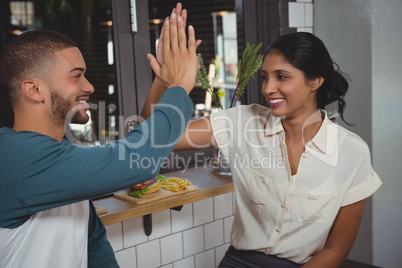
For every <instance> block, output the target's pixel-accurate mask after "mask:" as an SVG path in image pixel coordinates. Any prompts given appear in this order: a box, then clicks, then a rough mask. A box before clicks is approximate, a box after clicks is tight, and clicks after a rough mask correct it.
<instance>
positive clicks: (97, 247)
mask: <svg viewBox="0 0 402 268" xmlns="http://www.w3.org/2000/svg"><path fill="white" fill-rule="evenodd" d="M89 213H90V214H89V223H88V268H92V267H93V268H102V267H105V268H114V267H116V268H118V267H119V265H118V264H117V260H116V258H115V255H114V252H113V248H112V246H111V245H110V243H109V241H108V240H107V237H106V229H105V226H104V225H103V223H102V221H101V220H100V219H99V216H98V215H97V214H96V210H95V207H94V205H93V203H92V202H90V211H89Z"/></svg>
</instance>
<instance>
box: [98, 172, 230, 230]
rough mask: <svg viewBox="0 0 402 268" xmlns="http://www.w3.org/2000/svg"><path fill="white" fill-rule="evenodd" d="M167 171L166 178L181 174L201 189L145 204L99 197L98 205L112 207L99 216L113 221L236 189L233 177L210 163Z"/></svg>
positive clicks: (104, 221) (105, 221)
mask: <svg viewBox="0 0 402 268" xmlns="http://www.w3.org/2000/svg"><path fill="white" fill-rule="evenodd" d="M163 175H164V176H166V178H169V177H179V178H182V179H188V180H189V181H190V182H192V183H193V184H194V185H197V186H198V190H197V191H194V192H190V193H186V194H183V195H179V196H174V197H170V198H167V199H163V200H158V201H154V202H151V203H147V204H141V205H136V204H133V203H130V202H126V201H122V200H119V199H116V198H114V197H113V196H107V197H103V198H100V199H95V200H93V202H94V204H95V205H97V206H101V207H104V208H106V209H107V210H108V212H107V213H106V214H102V215H100V216H99V217H100V218H101V220H102V222H103V224H104V225H109V224H113V223H117V222H121V221H125V220H129V219H132V218H136V217H139V216H144V215H147V214H151V213H154V212H157V211H161V210H165V209H170V208H174V207H178V206H181V205H185V204H188V203H192V202H195V201H199V200H203V199H206V198H209V197H213V196H217V195H221V194H225V193H229V192H233V190H234V189H233V183H232V177H231V176H227V175H218V174H216V173H214V172H213V171H212V169H211V168H210V167H209V165H205V166H198V167H194V168H189V169H187V170H185V171H184V172H183V170H176V171H172V172H168V173H164V174H163Z"/></svg>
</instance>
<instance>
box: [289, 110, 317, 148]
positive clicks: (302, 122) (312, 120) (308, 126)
mask: <svg viewBox="0 0 402 268" xmlns="http://www.w3.org/2000/svg"><path fill="white" fill-rule="evenodd" d="M322 121H323V116H322V113H321V111H320V110H318V111H314V112H313V113H312V114H311V115H309V116H307V117H298V118H294V119H282V126H283V128H284V130H285V137H286V140H287V141H288V142H297V143H299V142H302V143H303V144H306V143H307V142H309V141H310V140H311V139H312V138H313V137H314V136H315V134H316V133H317V132H318V130H319V129H320V126H321V124H322Z"/></svg>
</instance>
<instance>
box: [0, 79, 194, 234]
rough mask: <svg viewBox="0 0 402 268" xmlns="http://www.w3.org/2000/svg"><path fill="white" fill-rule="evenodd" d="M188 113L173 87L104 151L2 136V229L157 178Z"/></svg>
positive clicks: (27, 135)
mask: <svg viewBox="0 0 402 268" xmlns="http://www.w3.org/2000/svg"><path fill="white" fill-rule="evenodd" d="M192 113H193V105H192V101H191V99H190V98H189V96H188V95H187V94H186V92H185V90H184V89H183V88H181V87H174V88H169V89H168V90H167V91H166V92H165V94H164V95H163V96H162V98H161V100H160V101H159V103H158V105H157V106H156V107H155V109H154V111H153V113H152V114H151V116H150V117H149V118H148V119H147V120H145V121H144V122H143V123H141V124H140V125H139V126H137V127H136V128H135V129H134V130H133V131H131V132H130V133H129V134H128V135H127V137H126V138H125V139H122V140H118V141H115V142H111V143H109V144H107V145H105V146H97V147H82V146H75V145H71V144H70V145H66V144H65V143H59V142H58V141H56V140H54V139H52V138H50V137H48V136H45V135H41V134H39V133H34V132H27V131H22V132H16V133H15V132H14V133H13V135H9V136H10V138H7V137H4V136H5V135H3V137H2V139H1V140H0V148H1V150H2V151H3V148H5V150H4V151H3V152H2V154H0V163H1V165H2V168H1V169H2V172H1V173H0V202H1V203H2V206H0V227H9V228H14V227H17V226H19V225H21V224H23V223H24V222H25V221H26V220H27V218H29V217H30V216H31V215H33V214H35V213H36V212H38V211H43V210H47V209H51V208H54V207H58V206H63V205H67V204H71V203H74V202H79V201H83V200H86V199H91V198H94V197H96V196H99V195H103V194H107V193H110V192H114V191H117V190H121V189H124V188H127V187H129V186H131V185H135V184H137V183H140V182H143V181H145V180H147V179H150V178H152V177H154V176H156V175H157V174H158V172H159V169H160V167H161V166H162V164H163V162H164V161H165V160H166V158H167V156H168V155H169V153H170V152H171V151H172V150H173V148H174V146H175V145H176V143H177V142H178V141H179V140H180V137H181V135H182V134H183V133H184V130H185V129H186V127H187V123H188V121H189V120H190V118H191V116H192ZM11 136H12V137H11Z"/></svg>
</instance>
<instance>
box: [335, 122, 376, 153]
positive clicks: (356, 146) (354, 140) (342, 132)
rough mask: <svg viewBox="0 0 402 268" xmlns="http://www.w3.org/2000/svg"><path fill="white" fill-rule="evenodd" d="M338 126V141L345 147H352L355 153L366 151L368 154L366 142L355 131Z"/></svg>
mask: <svg viewBox="0 0 402 268" xmlns="http://www.w3.org/2000/svg"><path fill="white" fill-rule="evenodd" d="M337 126H338V137H339V142H341V143H342V145H344V146H345V147H347V148H349V149H352V150H351V151H354V152H355V153H356V154H361V153H368V154H370V149H369V146H368V144H367V142H366V141H365V140H364V139H363V138H362V137H361V136H360V135H358V134H357V133H355V132H353V131H351V130H348V129H346V128H345V127H343V126H340V125H337Z"/></svg>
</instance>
